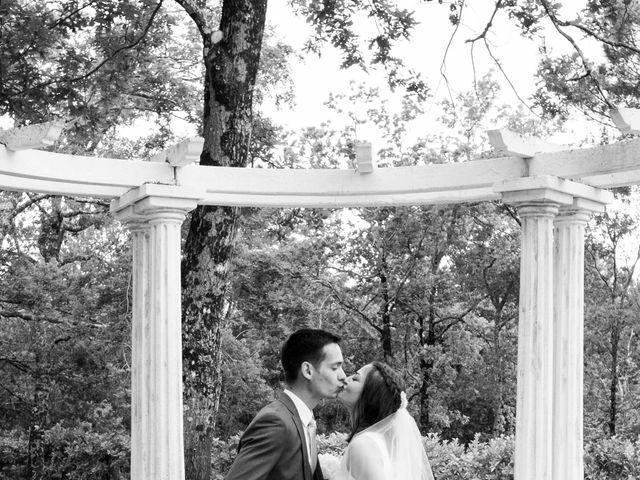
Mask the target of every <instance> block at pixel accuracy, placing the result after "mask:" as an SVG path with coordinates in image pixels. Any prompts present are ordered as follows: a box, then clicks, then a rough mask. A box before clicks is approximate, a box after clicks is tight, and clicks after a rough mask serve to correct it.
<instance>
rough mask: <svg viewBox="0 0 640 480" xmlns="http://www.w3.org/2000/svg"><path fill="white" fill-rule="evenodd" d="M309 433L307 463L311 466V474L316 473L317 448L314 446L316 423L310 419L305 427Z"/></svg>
mask: <svg viewBox="0 0 640 480" xmlns="http://www.w3.org/2000/svg"><path fill="white" fill-rule="evenodd" d="M307 430H308V432H309V463H310V464H311V473H313V472H315V471H316V466H317V464H318V446H317V445H316V421H315V420H314V419H313V418H312V419H311V421H310V422H309V424H308V425H307Z"/></svg>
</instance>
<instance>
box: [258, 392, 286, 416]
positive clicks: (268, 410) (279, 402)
mask: <svg viewBox="0 0 640 480" xmlns="http://www.w3.org/2000/svg"><path fill="white" fill-rule="evenodd" d="M285 402H286V398H284V395H283V394H282V393H281V394H279V395H278V396H277V398H275V399H273V400H272V401H271V402H269V403H267V404H266V405H265V406H264V407H262V409H260V411H259V412H258V415H261V414H262V415H269V414H282V415H285V414H286V413H287V412H289V411H290V410H291V408H290V407H289V406H287V405H286V403H285Z"/></svg>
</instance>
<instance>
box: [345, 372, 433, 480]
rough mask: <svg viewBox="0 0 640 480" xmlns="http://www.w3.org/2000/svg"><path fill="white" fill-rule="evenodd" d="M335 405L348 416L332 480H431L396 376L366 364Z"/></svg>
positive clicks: (393, 373)
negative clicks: (345, 436) (344, 440)
mask: <svg viewBox="0 0 640 480" xmlns="http://www.w3.org/2000/svg"><path fill="white" fill-rule="evenodd" d="M338 400H340V402H341V403H342V404H343V405H344V406H345V407H346V408H347V409H348V410H349V412H350V414H351V432H350V434H349V437H348V439H347V441H348V442H349V445H348V447H347V449H346V451H345V453H344V456H343V457H342V460H341V462H340V468H339V471H338V472H337V475H336V479H337V480H433V473H432V472H431V466H430V464H429V460H428V459H427V455H426V453H425V451H424V448H423V445H422V438H421V436H420V432H419V430H418V427H417V425H416V422H415V421H414V420H413V417H412V416H411V415H410V414H409V412H407V398H406V395H405V393H404V391H403V390H402V386H401V383H400V381H399V379H398V375H397V374H396V373H395V372H394V371H393V370H392V369H391V367H389V366H388V365H386V364H384V363H380V362H372V363H369V364H367V365H365V366H364V367H362V368H360V370H358V371H357V372H356V373H355V374H353V375H351V377H349V383H348V384H347V386H346V387H345V388H344V390H343V391H342V392H341V393H340V395H339V396H338Z"/></svg>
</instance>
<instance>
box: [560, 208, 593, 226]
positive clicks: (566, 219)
mask: <svg viewBox="0 0 640 480" xmlns="http://www.w3.org/2000/svg"><path fill="white" fill-rule="evenodd" d="M592 213H593V210H589V209H585V208H576V207H574V206H573V205H572V206H568V207H561V208H560V211H559V213H558V216H557V217H556V218H555V220H554V223H555V224H556V225H560V224H583V225H585V224H586V223H587V222H588V221H589V219H590V218H591V214H592Z"/></svg>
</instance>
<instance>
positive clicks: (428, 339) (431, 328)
mask: <svg viewBox="0 0 640 480" xmlns="http://www.w3.org/2000/svg"><path fill="white" fill-rule="evenodd" d="M436 295H437V287H436V286H435V285H432V286H431V292H430V293H429V318H428V320H427V322H428V323H427V326H426V332H425V325H424V318H422V317H421V318H420V331H419V338H420V346H421V347H425V346H426V347H432V346H434V345H435V344H436V332H435V319H436V317H435V306H434V302H435V299H436ZM423 350H424V349H423ZM432 354H433V353H432V352H429V358H427V359H425V357H424V355H425V353H424V351H423V352H422V354H421V355H422V356H421V358H420V375H421V377H422V384H421V385H420V427H421V430H422V431H424V432H427V431H429V430H430V427H431V425H430V422H431V419H430V417H429V387H430V386H431V382H432V378H431V377H432V374H433V358H432V357H431V355H432Z"/></svg>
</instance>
